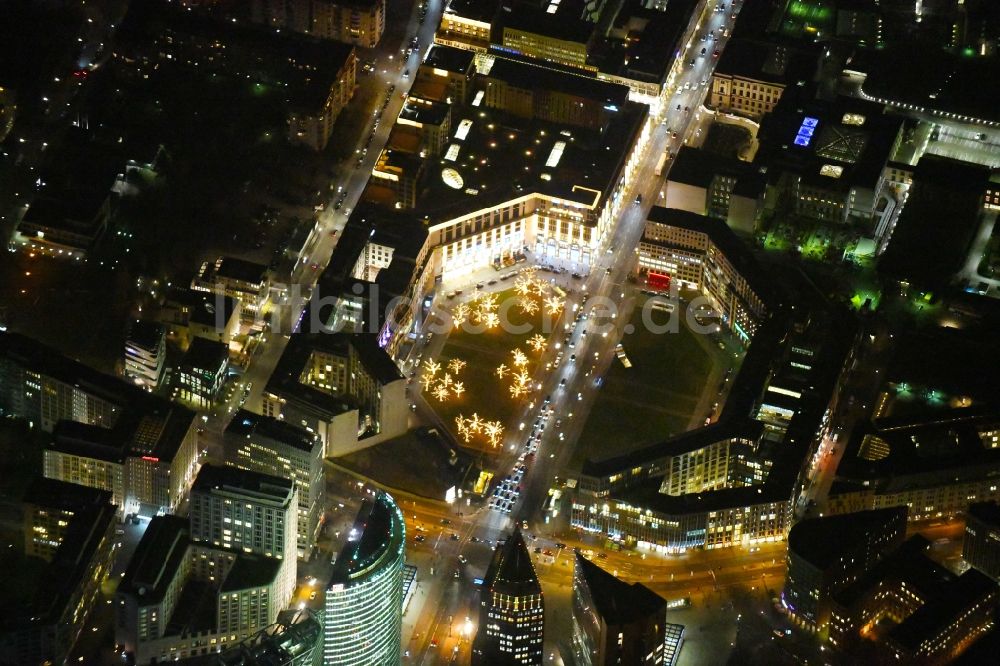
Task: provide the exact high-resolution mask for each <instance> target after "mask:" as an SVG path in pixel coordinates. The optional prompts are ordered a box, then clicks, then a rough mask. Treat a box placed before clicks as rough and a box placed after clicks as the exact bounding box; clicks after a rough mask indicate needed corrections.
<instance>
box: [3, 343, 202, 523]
mask: <svg viewBox="0 0 1000 666" xmlns="http://www.w3.org/2000/svg"><path fill="white" fill-rule="evenodd" d="M0 413H3V414H5V415H8V416H14V417H18V418H23V419H25V420H27V421H29V422H31V423H36V424H40V426H41V428H42V429H43V430H45V431H47V432H52V433H54V434H55V435H56V436H55V437H54V438H53V440H52V441H51V442H50V443H49V444H48V445H47V447H46V451H45V453H44V460H45V462H44V469H45V474H46V476H48V477H50V478H54V479H58V480H62V481H70V482H72V483H79V484H82V485H88V486H92V487H95V488H99V489H102V490H107V491H109V492H111V493H112V494H113V501H114V503H115V504H117V505H118V507H119V510H120V511H123V512H124V513H135V512H142V513H143V515H147V516H150V515H156V514H157V513H158V512H167V513H169V512H172V511H173V510H174V509H176V507H177V506H178V505H179V504H180V502H181V500H182V499H183V497H184V495H185V493H186V492H187V489H188V487H189V486H190V483H191V481H192V479H193V478H194V475H195V473H196V472H197V469H198V445H197V444H198V433H197V426H196V425H195V414H194V412H192V411H191V410H189V409H186V408H184V407H182V406H180V405H174V404H171V403H170V402H168V401H167V400H165V399H163V398H161V397H159V396H156V395H153V394H150V393H148V392H146V391H143V390H142V389H140V388H138V387H137V386H135V385H134V384H132V383H130V382H125V381H122V380H121V379H119V378H116V377H110V376H108V375H103V374H101V373H99V372H97V371H95V370H93V369H91V368H88V367H87V366H85V365H83V364H81V363H78V362H76V361H73V360H71V359H68V358H66V357H64V356H62V355H61V354H59V353H58V352H56V351H55V350H54V349H51V348H49V347H46V346H45V345H42V344H39V343H37V342H35V341H33V340H30V339H28V338H25V337H24V336H21V335H18V334H15V333H0Z"/></svg>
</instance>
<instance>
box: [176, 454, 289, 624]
mask: <svg viewBox="0 0 1000 666" xmlns="http://www.w3.org/2000/svg"><path fill="white" fill-rule="evenodd" d="M297 492H298V491H297V490H296V485H295V483H294V482H293V481H291V480H289V479H284V478H281V477H278V476H271V475H268V474H261V473H258V472H251V471H247V470H241V469H237V468H234V467H220V466H217V465H204V466H203V467H202V468H201V471H200V472H198V478H197V479H195V482H194V485H192V486H191V511H190V518H191V538H192V539H194V540H195V541H199V542H202V543H206V544H212V545H213V546H221V547H222V548H226V549H234V550H242V551H244V552H252V553H259V554H261V555H265V556H266V557H269V558H275V559H278V560H281V568H280V570H279V572H278V578H279V583H278V587H277V589H276V594H277V595H278V604H279V605H280V606H284V604H286V603H287V602H288V600H289V599H290V598H291V596H292V592H293V591H294V589H295V571H296V560H297V558H296V554H297V544H298V524H299V523H298V497H297Z"/></svg>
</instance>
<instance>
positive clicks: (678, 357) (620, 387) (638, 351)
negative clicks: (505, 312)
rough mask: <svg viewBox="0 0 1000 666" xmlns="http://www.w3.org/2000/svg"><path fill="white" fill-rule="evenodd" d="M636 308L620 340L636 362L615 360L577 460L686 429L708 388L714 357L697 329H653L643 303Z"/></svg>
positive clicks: (621, 450) (616, 451) (620, 450)
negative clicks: (627, 331)
mask: <svg viewBox="0 0 1000 666" xmlns="http://www.w3.org/2000/svg"><path fill="white" fill-rule="evenodd" d="M636 308H637V309H636V312H635V314H634V315H633V317H632V322H631V323H632V325H633V326H634V327H635V332H634V333H631V334H627V335H625V336H624V338H623V339H622V341H621V343H622V347H623V349H624V351H625V354H626V355H627V356H628V359H629V361H631V363H632V367H631V368H626V367H625V366H624V365H623V364H622V362H621V361H619V360H618V359H617V358H616V359H615V360H613V361H612V363H611V367H610V369H609V370H608V372H607V373H606V375H605V377H604V383H603V385H602V386H601V390H600V393H599V394H598V397H597V401H596V402H595V403H594V406H593V409H591V411H590V414H589V416H588V417H587V422H586V424H585V426H584V429H583V433H582V435H581V436H580V440H579V443H578V445H577V449H576V452H575V456H574V461H575V462H576V463H577V464H579V462H580V461H583V460H585V459H587V458H592V459H599V458H605V457H608V456H611V455H619V454H623V453H626V452H628V451H631V450H633V449H636V448H639V447H641V446H644V445H647V444H651V443H654V442H656V441H659V440H663V439H666V438H667V437H669V436H671V435H675V434H678V433H680V432H683V431H685V430H686V429H687V425H688V422H689V421H690V419H691V415H692V413H693V411H694V409H695V407H696V405H697V403H698V399H699V398H700V396H701V393H702V391H703V390H704V388H705V382H706V380H707V378H708V375H709V372H710V371H711V368H712V359H711V358H710V357H709V355H708V354H706V352H705V350H704V349H703V348H702V347H701V345H700V344H699V343H698V341H697V340H696V339H695V334H694V333H692V332H691V331H690V330H689V329H688V328H687V326H686V325H684V324H683V323H682V324H681V325H680V328H679V330H678V332H677V333H663V334H660V333H653V332H650V331H648V330H647V329H646V328H645V327H644V326H642V319H641V315H640V309H641V303H640V304H637V306H636ZM661 316H662V317H664V318H665V317H666V315H665V314H657V318H656V320H657V321H659V319H660V317H661Z"/></svg>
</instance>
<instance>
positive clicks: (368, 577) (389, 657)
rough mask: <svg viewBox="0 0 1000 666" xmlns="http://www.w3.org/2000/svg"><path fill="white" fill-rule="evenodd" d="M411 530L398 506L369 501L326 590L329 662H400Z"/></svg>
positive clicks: (353, 665) (337, 665) (359, 665)
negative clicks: (405, 582)
mask: <svg viewBox="0 0 1000 666" xmlns="http://www.w3.org/2000/svg"><path fill="white" fill-rule="evenodd" d="M405 557H406V525H405V523H404V521H403V514H402V512H401V511H400V510H399V507H398V506H396V503H395V501H394V500H393V499H392V497H391V496H389V495H387V494H386V493H383V492H379V493H378V494H377V495H376V496H375V497H374V498H366V499H365V501H364V503H363V504H362V506H361V510H360V511H359V512H358V516H357V519H356V520H355V522H354V528H353V529H352V530H351V532H350V536H349V537H348V541H347V543H346V544H345V545H344V547H343V549H342V550H341V552H340V555H339V556H338V557H337V562H336V564H335V565H334V570H333V574H332V576H331V578H330V582H329V584H328V585H327V589H326V607H325V609H326V615H325V617H324V618H323V631H324V645H323V663H324V664H326V665H327V666H367V665H368V664H385V666H392V665H393V664H399V663H400V653H401V645H400V642H401V631H402V622H403V563H404V560H405Z"/></svg>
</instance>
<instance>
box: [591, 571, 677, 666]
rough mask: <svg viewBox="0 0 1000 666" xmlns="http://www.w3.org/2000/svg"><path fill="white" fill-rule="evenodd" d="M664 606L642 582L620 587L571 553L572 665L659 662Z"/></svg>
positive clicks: (650, 664) (646, 664)
mask: <svg viewBox="0 0 1000 666" xmlns="http://www.w3.org/2000/svg"><path fill="white" fill-rule="evenodd" d="M666 624H667V602H666V600H665V599H663V598H662V597H660V596H659V595H657V594H656V593H655V592H653V591H652V590H650V589H649V588H648V587H646V586H645V585H642V584H641V583H632V584H628V583H625V582H623V581H621V580H619V579H618V578H616V577H614V576H612V575H611V574H610V573H608V572H607V571H605V570H604V569H602V568H600V567H599V566H597V565H596V564H594V563H593V562H591V561H590V560H588V559H586V558H585V557H583V556H582V555H581V554H580V553H576V562H575V566H574V569H573V656H574V658H575V659H576V662H575V663H576V664H577V666H615V665H617V664H635V665H636V666H653V665H654V664H657V665H659V664H663V663H664V646H665V642H666V631H665V630H666Z"/></svg>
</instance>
